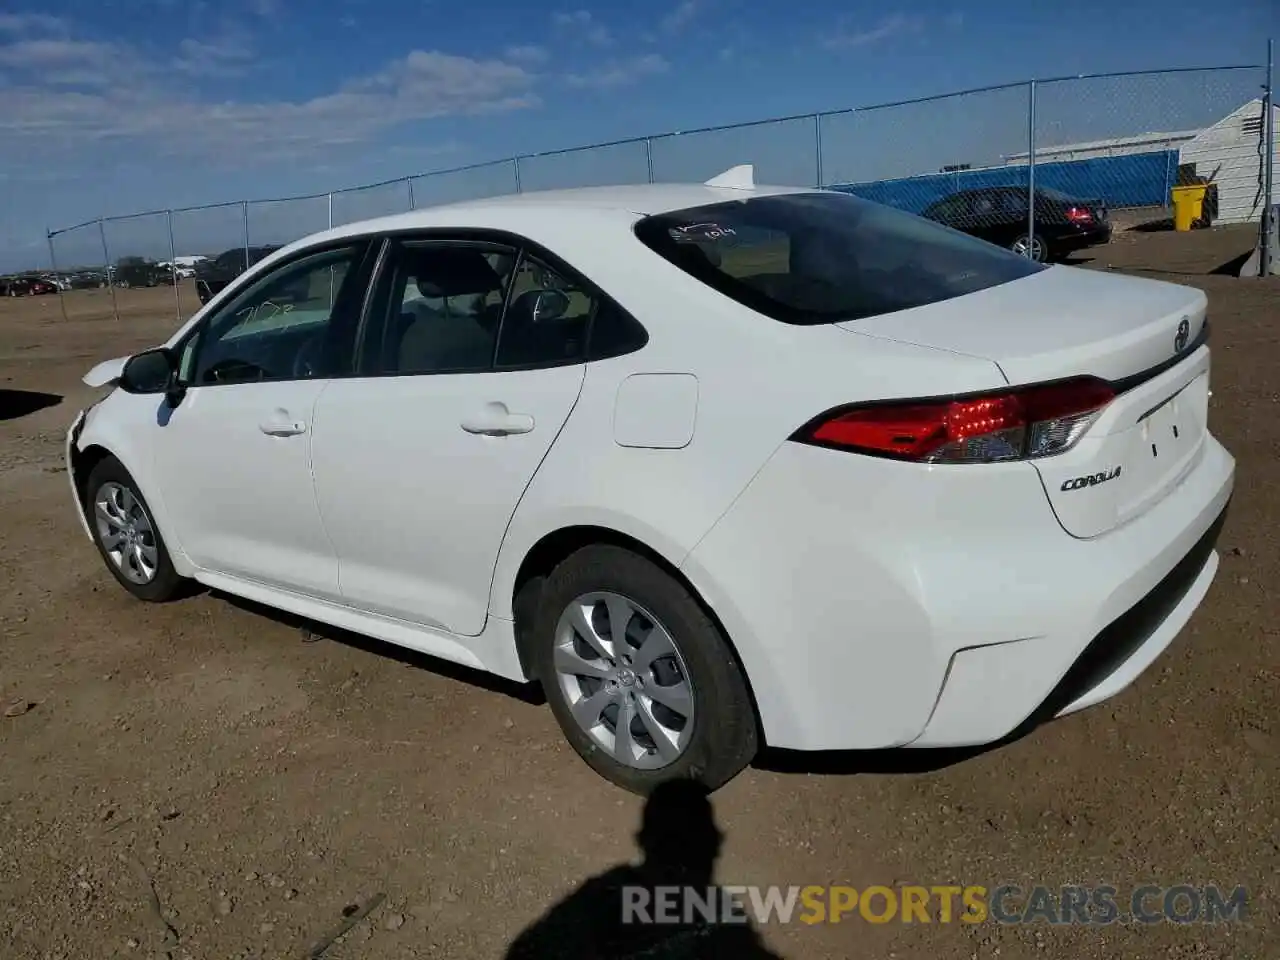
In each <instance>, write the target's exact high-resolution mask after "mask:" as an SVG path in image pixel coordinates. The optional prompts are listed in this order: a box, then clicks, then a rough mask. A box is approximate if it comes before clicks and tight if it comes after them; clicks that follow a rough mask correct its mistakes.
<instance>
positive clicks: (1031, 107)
mask: <svg viewBox="0 0 1280 960" xmlns="http://www.w3.org/2000/svg"><path fill="white" fill-rule="evenodd" d="M1035 245H1036V82H1035V81H1034V80H1031V81H1029V82H1028V83H1027V256H1028V257H1033V258H1034V256H1035Z"/></svg>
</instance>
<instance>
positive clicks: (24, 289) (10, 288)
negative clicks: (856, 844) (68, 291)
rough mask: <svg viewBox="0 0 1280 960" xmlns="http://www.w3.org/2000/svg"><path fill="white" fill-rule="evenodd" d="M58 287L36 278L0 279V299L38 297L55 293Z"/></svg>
mask: <svg viewBox="0 0 1280 960" xmlns="http://www.w3.org/2000/svg"><path fill="white" fill-rule="evenodd" d="M57 292H58V285H57V284H55V283H50V282H49V281H48V280H41V279H39V278H38V277H4V278H2V279H0V297H39V296H44V295H47V294H50V293H57Z"/></svg>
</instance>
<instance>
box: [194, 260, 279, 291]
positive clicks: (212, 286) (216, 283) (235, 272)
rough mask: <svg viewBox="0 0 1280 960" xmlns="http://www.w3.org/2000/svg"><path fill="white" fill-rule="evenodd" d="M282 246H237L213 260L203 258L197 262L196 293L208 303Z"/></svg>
mask: <svg viewBox="0 0 1280 960" xmlns="http://www.w3.org/2000/svg"><path fill="white" fill-rule="evenodd" d="M279 249H280V248H279V247H278V246H275V247H249V248H247V249H246V248H245V247H235V248H234V249H231V250H226V251H224V252H222V253H220V254H218V255H217V256H216V257H214V258H213V259H212V260H202V261H200V262H199V263H197V264H196V295H197V296H199V297H200V303H201V304H206V303H208V302H209V301H210V300H212V299H213V298H214V296H215V295H216V294H217V293H218V291H219V290H221V289H222V288H223V287H225V286H226V285H227V284H228V283H230V282H231V281H232V280H234V279H235V278H236V277H238V276H240V274H242V273H244V272H245V271H246V270H248V269H249V268H250V267H251V266H253V265H254V264H255V263H257V262H258V261H259V260H262V259H264V258H266V257H268V256H270V255H271V254H273V253H275V252H276V251H277V250H279Z"/></svg>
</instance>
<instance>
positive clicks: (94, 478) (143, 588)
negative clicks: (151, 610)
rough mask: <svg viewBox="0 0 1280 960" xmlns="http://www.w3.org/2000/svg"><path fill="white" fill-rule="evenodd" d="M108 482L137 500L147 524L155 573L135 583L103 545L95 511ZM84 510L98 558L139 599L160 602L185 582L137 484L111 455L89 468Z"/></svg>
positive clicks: (170, 598) (178, 590)
mask: <svg viewBox="0 0 1280 960" xmlns="http://www.w3.org/2000/svg"><path fill="white" fill-rule="evenodd" d="M112 483H114V484H119V485H120V486H121V487H124V488H125V489H126V490H128V491H129V493H130V494H131V495H132V497H133V499H134V500H135V501H137V505H138V508H139V509H140V510H141V512H142V514H143V515H144V516H145V517H146V521H147V525H148V526H149V527H150V530H151V537H152V539H153V541H154V546H155V548H156V555H157V561H156V572H155V575H154V576H153V577H152V578H151V579H150V580H148V581H147V582H146V583H137V582H135V581H133V580H130V579H128V578H127V577H126V576H125V575H124V573H123V572H122V571H121V570H120V567H119V566H117V564H116V562H115V560H113V559H112V558H111V555H110V554H109V553H108V551H107V549H106V547H105V546H104V545H103V542H102V535H101V533H100V531H99V528H98V522H97V518H96V515H95V512H96V503H97V501H98V499H99V494H100V493H101V492H102V490H103V487H104V486H106V485H107V484H112ZM84 514H85V517H87V518H88V521H89V530H90V532H92V534H93V543H94V546H96V547H97V548H98V553H99V555H101V557H102V562H103V563H104V564H106V567H107V569H108V570H109V571H110V572H111V575H112V576H113V577H115V578H116V582H117V583H119V584H120V586H122V587H124V588H125V589H126V590H128V591H129V593H131V594H133V596H135V597H137V598H138V599H139V600H146V601H148V602H149V603H164V602H165V601H167V600H172V599H174V598H175V597H177V596H179V595H180V594H181V592H182V590H183V588H184V587H185V586H186V581H185V579H184V578H183V577H181V576H180V575H179V574H178V572H177V571H176V570H175V569H174V568H173V560H172V559H170V557H169V550H168V548H167V547H166V546H165V543H164V538H163V537H162V536H161V534H160V531H159V529H158V528H157V527H156V522H155V518H154V516H153V515H152V513H151V507H150V506H148V505H147V501H146V499H145V498H144V497H143V496H142V493H141V492H140V491H139V489H138V484H137V483H136V482H135V481H134V479H133V477H132V476H130V474H129V471H128V470H126V469H125V468H124V464H122V463H121V462H120V461H119V460H117V459H116V458H115V457H107V458H106V459H104V460H101V461H99V462H98V463H97V464H96V465H95V466H94V468H93V469H92V470H90V471H89V477H88V479H87V480H86V481H85V485H84Z"/></svg>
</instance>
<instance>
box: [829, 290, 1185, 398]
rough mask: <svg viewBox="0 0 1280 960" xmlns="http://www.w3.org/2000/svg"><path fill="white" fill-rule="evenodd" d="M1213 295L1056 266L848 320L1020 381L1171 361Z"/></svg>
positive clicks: (1117, 372) (860, 328) (1131, 370)
mask: <svg viewBox="0 0 1280 960" xmlns="http://www.w3.org/2000/svg"><path fill="white" fill-rule="evenodd" d="M1206 306H1207V299H1206V297H1205V295H1204V293H1203V292H1202V291H1200V290H1196V289H1194V288H1192V287H1184V286H1180V285H1178V284H1173V283H1165V282H1163V281H1159V280H1147V279H1143V278H1140V277H1127V276H1121V275H1117V274H1114V273H1105V272H1103V271H1100V270H1086V269H1082V268H1079V267H1061V266H1056V267H1049V268H1048V269H1047V270H1042V271H1041V272H1039V273H1036V274H1033V275H1031V276H1029V277H1024V278H1023V279H1021V280H1014V281H1013V282H1011V283H1005V284H1001V285H1000V286H996V287H989V288H988V289H986V290H980V291H978V292H977V293H972V294H969V295H968V296H964V297H957V298H955V299H953V300H945V301H943V302H941V303H935V304H930V305H929V306H925V307H917V308H915V309H913V310H901V311H898V312H896V313H886V314H881V315H880V316H876V317H868V318H866V319H863V320H850V321H844V322H842V323H840V324H839V326H841V327H843V328H844V329H846V330H850V331H854V332H856V333H865V334H870V335H872V336H877V337H884V338H886V339H889V340H898V341H902V342H904V343H913V344H916V345H918V346H922V347H935V348H937V349H941V350H949V351H951V352H952V353H961V354H967V355H969V356H974V357H982V358H984V359H987V360H992V361H994V362H995V363H997V364H998V365H999V366H1000V369H1001V370H1002V371H1003V372H1004V375H1005V377H1007V378H1008V380H1009V382H1010V383H1012V384H1026V383H1038V382H1042V381H1046V380H1056V379H1058V378H1060V377H1072V376H1081V375H1084V374H1092V375H1093V376H1096V377H1101V378H1102V379H1104V380H1110V381H1115V380H1123V379H1124V378H1126V377H1131V376H1133V375H1134V374H1138V373H1141V372H1143V371H1144V370H1149V369H1151V368H1152V367H1155V366H1158V365H1159V364H1161V363H1164V362H1166V361H1167V360H1169V359H1170V358H1171V357H1173V356H1174V355H1175V354H1177V353H1180V352H1181V351H1180V350H1177V349H1175V345H1176V341H1177V339H1178V336H1179V327H1180V325H1181V323H1182V321H1183V320H1186V321H1187V331H1186V333H1187V339H1186V343H1185V344H1184V347H1183V349H1185V348H1186V346H1190V345H1192V344H1194V343H1195V342H1196V337H1197V335H1198V334H1199V333H1200V328H1201V326H1202V325H1203V323H1204V316H1205V309H1206Z"/></svg>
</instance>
